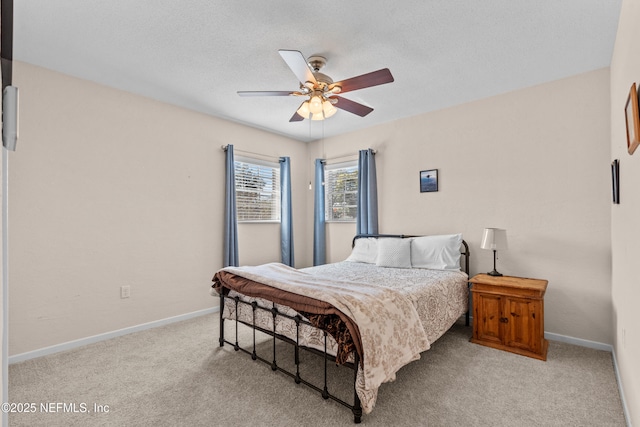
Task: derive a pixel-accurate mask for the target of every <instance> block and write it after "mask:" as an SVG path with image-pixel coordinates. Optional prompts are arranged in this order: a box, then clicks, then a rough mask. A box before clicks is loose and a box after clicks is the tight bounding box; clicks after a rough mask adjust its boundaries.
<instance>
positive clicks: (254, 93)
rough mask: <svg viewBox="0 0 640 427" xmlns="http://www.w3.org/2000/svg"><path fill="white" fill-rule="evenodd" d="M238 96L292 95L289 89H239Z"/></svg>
mask: <svg viewBox="0 0 640 427" xmlns="http://www.w3.org/2000/svg"><path fill="white" fill-rule="evenodd" d="M238 95H240V96H289V95H293V92H291V91H290V90H289V91H287V90H269V91H255V90H239V91H238Z"/></svg>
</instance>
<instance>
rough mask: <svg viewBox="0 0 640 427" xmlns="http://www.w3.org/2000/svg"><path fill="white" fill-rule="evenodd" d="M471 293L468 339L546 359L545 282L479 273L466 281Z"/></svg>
mask: <svg viewBox="0 0 640 427" xmlns="http://www.w3.org/2000/svg"><path fill="white" fill-rule="evenodd" d="M469 281H470V282H471V283H472V286H471V294H472V296H473V300H472V302H473V337H472V338H471V342H473V343H476V344H482V345H486V346H488V347H493V348H497V349H500V350H505V351H510V352H512V353H517V354H521V355H523V356H529V357H533V358H536V359H540V360H547V347H548V345H549V343H548V341H547V340H546V339H544V293H545V291H546V290H547V283H548V282H547V281H546V280H540V279H525V278H522V277H512V276H497V277H496V276H489V275H488V274H478V275H476V276H474V277H473V278H471V280H469Z"/></svg>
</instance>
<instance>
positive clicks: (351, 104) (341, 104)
mask: <svg viewBox="0 0 640 427" xmlns="http://www.w3.org/2000/svg"><path fill="white" fill-rule="evenodd" d="M331 98H332V99H337V100H338V102H337V103H335V104H334V106H335V107H336V108H340V109H341V110H345V111H348V112H350V113H353V114H355V115H358V116H360V117H364V116H366V115H367V114H369V113H370V112H372V111H373V108H371V107H367V106H366V105H362V104H360V103H358V102H355V101H352V100H350V99H347V98H342V97H341V96H332V97H331Z"/></svg>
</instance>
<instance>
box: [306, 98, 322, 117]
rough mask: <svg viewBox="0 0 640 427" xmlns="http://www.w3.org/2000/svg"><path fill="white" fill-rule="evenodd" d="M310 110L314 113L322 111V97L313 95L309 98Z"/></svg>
mask: <svg viewBox="0 0 640 427" xmlns="http://www.w3.org/2000/svg"><path fill="white" fill-rule="evenodd" d="M309 111H311V113H313V114H318V113H322V99H321V98H320V97H319V96H318V95H315V96H312V97H311V99H310V100H309Z"/></svg>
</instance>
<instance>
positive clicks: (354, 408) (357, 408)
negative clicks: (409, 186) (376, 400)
mask: <svg viewBox="0 0 640 427" xmlns="http://www.w3.org/2000/svg"><path fill="white" fill-rule="evenodd" d="M367 237H375V238H386V237H395V238H403V239H404V238H409V237H419V236H409V235H404V234H359V235H356V236H355V237H354V238H353V241H352V243H351V246H352V247H353V246H355V242H356V239H359V238H367ZM462 244H463V246H464V251H462V252H460V254H461V255H463V256H464V259H465V262H464V267H465V268H464V270H465V272H466V273H467V276H469V255H470V253H469V246H468V245H467V242H465V241H464V240H463V241H462ZM467 286H468V283H467ZM225 298H230V297H225V295H224V285H222V284H221V288H220V338H219V339H218V341H219V343H220V347H224V345H225V343H226V344H230V345H232V346H233V349H234V350H235V351H242V352H244V353H246V354H249V355H251V359H253V360H259V361H261V362H264V363H266V364H267V365H269V366H271V370H272V371H280V372H282V373H284V374H285V375H288V376H290V377H291V378H293V380H294V381H295V383H296V384H301V383H302V384H304V385H306V386H308V387H310V388H311V389H313V390H315V391H317V392H319V393H320V394H321V395H322V398H323V399H325V400H326V399H332V400H334V401H336V402H338V403H340V404H341V405H343V406H346V407H347V408H349V409H351V412H352V413H353V422H354V423H356V424H359V423H360V422H361V421H362V406H361V403H360V398H359V397H358V393H357V392H356V387H355V385H356V378H357V373H358V365H359V364H360V356H359V355H358V352H357V351H353V362H346V363H344V364H343V365H342V366H345V367H347V368H349V369H353V404H350V403H348V402H345V401H344V400H342V399H340V398H338V397H336V396H334V395H333V394H331V393H330V392H329V389H328V387H327V362H328V360H329V357H333V356H330V355H329V354H328V353H327V331H323V333H324V351H320V350H316V349H315V348H310V347H305V346H301V345H300V343H299V337H300V325H301V324H304V325H309V326H312V327H313V325H312V324H311V323H310V322H309V321H307V320H305V319H304V318H303V317H302V316H300V315H296V316H289V315H287V314H285V313H282V312H280V311H279V310H278V309H277V308H276V307H275V306H274V307H271V308H267V307H262V306H261V305H259V304H258V303H257V302H256V301H253V302H250V303H249V302H246V301H242V300H241V299H240V297H238V296H236V297H233V298H231V299H232V300H234V301H235V311H236V316H235V319H234V320H235V342H231V341H229V340H227V339H226V338H225V336H224V320H225V319H224V318H223V317H222V314H223V312H224V300H225ZM239 304H245V305H248V306H251V310H252V315H253V320H252V323H247V322H244V321H242V320H240V319H238V306H239ZM256 310H263V311H266V312H270V313H271V315H272V316H273V330H267V329H264V328H261V327H259V326H256V324H255V322H256ZM278 316H281V317H284V318H287V319H290V320H293V321H294V322H295V324H296V339H295V341H294V340H292V339H291V338H288V337H286V336H283V335H280V334H278V333H276V317H278ZM238 323H242V324H243V325H246V326H248V327H250V328H252V329H253V349H252V350H251V351H249V350H247V349H245V348H242V347H240V345H239V344H238ZM465 324H466V326H469V310H468V308H467V312H466V313H465ZM256 331H260V332H262V333H264V334H267V335H270V336H271V337H273V360H267V359H265V358H263V357H261V356H259V355H258V354H257V353H256ZM276 340H280V341H284V342H286V343H289V344H291V345H293V346H294V363H295V365H296V371H295V373H294V372H290V371H288V370H286V369H284V368H282V367H281V366H278V363H277V361H276V342H277V341H276ZM300 349H303V350H306V351H308V352H311V353H313V354H316V355H319V356H321V357H323V358H324V385H323V387H322V388H320V387H318V386H317V385H315V384H313V383H311V382H309V381H307V380H305V379H303V378H302V377H301V376H300Z"/></svg>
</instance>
